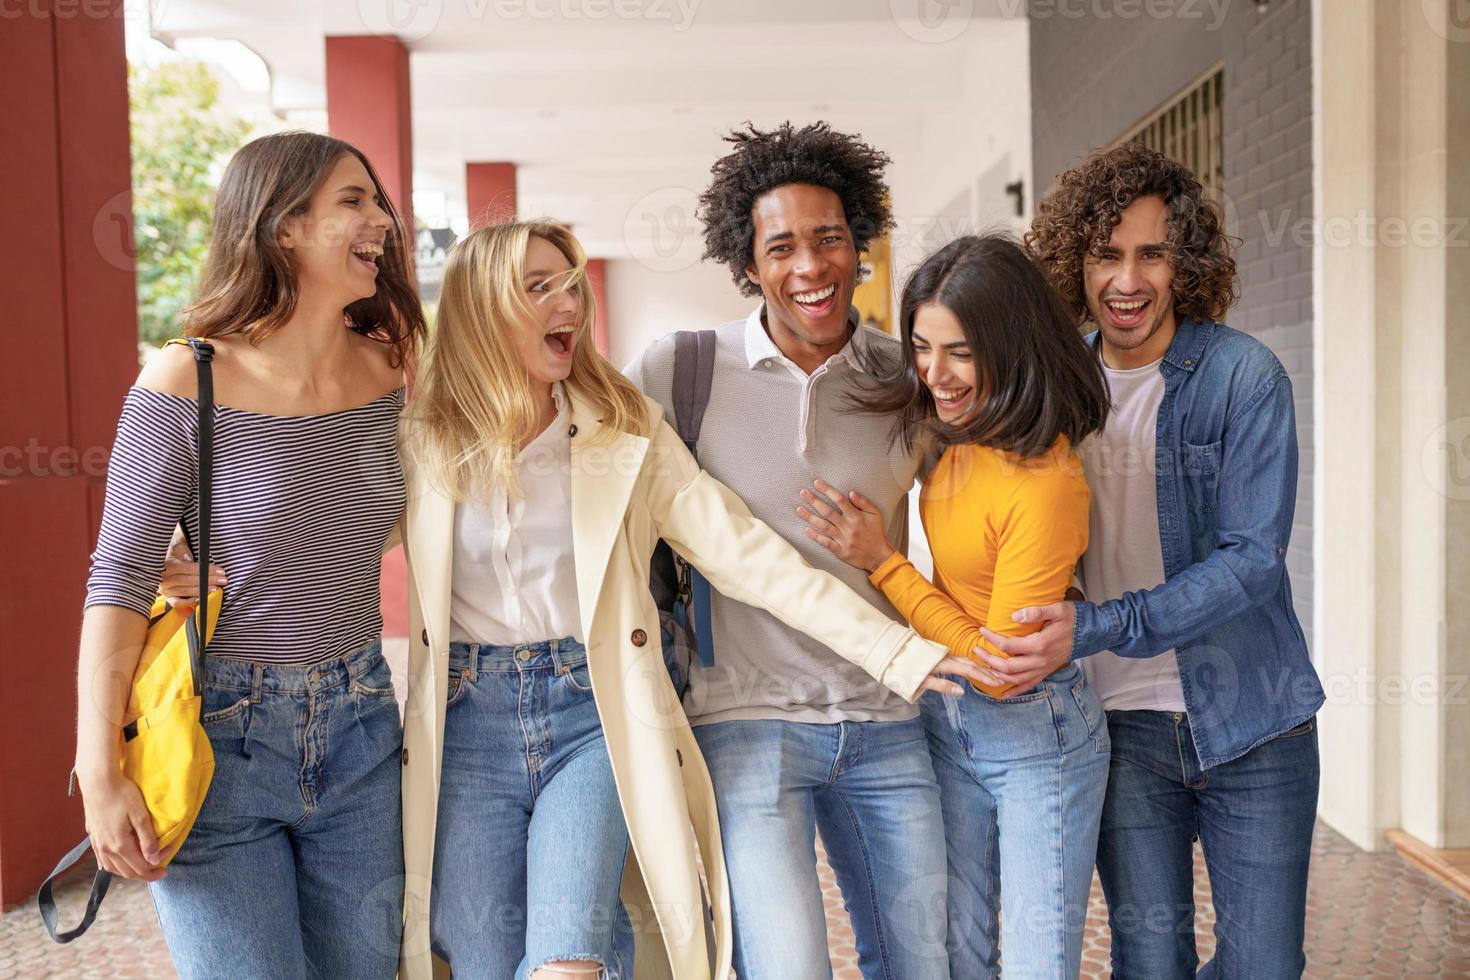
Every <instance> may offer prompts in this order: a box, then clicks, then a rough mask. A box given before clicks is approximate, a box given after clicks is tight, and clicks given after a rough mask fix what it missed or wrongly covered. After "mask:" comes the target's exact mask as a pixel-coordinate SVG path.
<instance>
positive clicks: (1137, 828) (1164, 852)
mask: <svg viewBox="0 0 1470 980" xmlns="http://www.w3.org/2000/svg"><path fill="white" fill-rule="evenodd" d="M1108 727H1109V729H1110V730H1111V732H1112V736H1113V770H1112V775H1111V777H1110V778H1109V780H1108V799H1107V804H1106V805H1105V807H1104V808H1103V820H1102V835H1101V838H1100V840H1099V843H1098V852H1097V868H1098V873H1099V874H1100V876H1101V877H1102V885H1103V892H1104V893H1105V894H1106V895H1107V899H1108V926H1109V928H1110V929H1111V930H1112V934H1113V976H1115V977H1118V978H1120V980H1132V978H1146V980H1156V978H1158V980H1164V978H1173V977H1193V976H1195V967H1196V966H1197V965H1198V963H1199V959H1198V957H1197V956H1196V954H1195V946H1194V841H1195V839H1196V838H1198V839H1199V841H1200V844H1201V845H1202V846H1203V848H1204V852H1205V865H1206V867H1207V869H1208V871H1209V875H1210V889H1211V891H1212V892H1213V896H1214V903H1215V958H1214V960H1212V961H1211V962H1210V963H1209V964H1208V965H1206V966H1205V968H1204V969H1203V970H1200V971H1199V975H1200V976H1201V977H1221V978H1230V980H1235V978H1237V977H1238V978H1244V980H1277V978H1283V977H1299V976H1301V974H1302V970H1304V969H1305V968H1306V957H1305V955H1304V953H1303V950H1302V941H1303V938H1304V932H1305V928H1306V924H1305V920H1306V906H1307V865H1308V863H1309V861H1310V858H1311V853H1312V828H1313V825H1314V824H1315V822H1316V817H1317V784H1318V780H1319V777H1320V766H1319V760H1318V757H1317V732H1316V720H1315V719H1309V720H1307V721H1306V722H1304V723H1303V724H1301V725H1298V726H1297V727H1296V728H1293V729H1291V730H1290V731H1288V732H1286V733H1285V734H1282V735H1278V736H1277V737H1276V738H1273V739H1271V740H1270V741H1269V742H1266V743H1264V744H1262V745H1259V746H1257V747H1256V748H1254V749H1252V750H1251V751H1250V752H1247V753H1246V754H1245V755H1243V756H1241V757H1240V758H1238V759H1236V760H1234V761H1233V762H1227V763H1224V764H1222V765H1218V766H1215V767H1213V768H1211V769H1206V770H1203V771H1201V769H1200V765H1199V759H1198V757H1197V755H1196V753H1195V748H1194V741H1193V739H1192V738H1191V735H1190V730H1189V718H1188V716H1187V715H1185V714H1183V713H1176V712H1167V711H1110V712H1108Z"/></svg>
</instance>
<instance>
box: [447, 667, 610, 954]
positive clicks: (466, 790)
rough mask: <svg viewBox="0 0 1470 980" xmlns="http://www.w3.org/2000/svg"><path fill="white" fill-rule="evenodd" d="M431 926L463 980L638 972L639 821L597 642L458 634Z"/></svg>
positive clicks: (451, 672)
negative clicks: (615, 761) (590, 650)
mask: <svg viewBox="0 0 1470 980" xmlns="http://www.w3.org/2000/svg"><path fill="white" fill-rule="evenodd" d="M448 702H449V705H448V708H447V710H446V714H445V719H444V770H443V775H442V776H441V779H440V784H439V819H438V829H437V831H436V836H435V840H434V885H433V898H432V901H431V903H430V912H429V931H430V935H431V942H432V945H433V949H434V952H435V953H437V954H438V955H439V956H441V957H443V958H444V959H445V960H447V961H448V962H449V965H450V968H451V969H452V970H453V971H454V975H455V976H456V977H463V978H469V980H474V978H479V977H484V978H487V980H507V978H509V977H512V976H514V977H519V978H525V977H527V976H529V975H530V974H531V973H532V972H533V971H534V970H536V969H537V968H538V967H540V966H542V965H543V964H545V963H548V962H551V961H554V960H588V961H596V962H597V963H600V964H602V965H603V966H604V967H605V971H606V972H605V974H604V975H605V976H606V977H608V978H612V980H616V978H623V977H629V976H631V974H632V966H633V931H632V928H631V926H630V925H629V921H628V915H627V912H626V910H625V909H624V908H623V905H622V902H621V900H620V899H619V897H618V891H619V888H620V886H621V884H622V880H623V865H624V863H625V862H626V860H627V856H628V828H627V825H626V824H625V823H624V821H623V810H622V806H621V805H620V804H619V802H618V792H617V786H616V785H615V784H614V783H613V774H612V763H611V762H610V761H609V759H608V756H607V745H606V742H605V741H604V739H603V734H602V723H601V722H600V721H599V719H598V716H597V703H596V701H595V700H594V699H593V697H592V682H591V680H590V679H589V678H588V676H587V651H586V649H585V648H584V647H583V646H582V644H580V643H578V642H577V641H576V640H573V639H570V638H568V639H562V640H549V641H546V642H542V643H535V644H530V645H526V646H516V647H511V646H491V645H488V644H487V645H479V644H471V643H453V644H450V647H449V695H448Z"/></svg>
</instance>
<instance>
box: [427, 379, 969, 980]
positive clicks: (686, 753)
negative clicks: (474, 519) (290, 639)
mask: <svg viewBox="0 0 1470 980" xmlns="http://www.w3.org/2000/svg"><path fill="white" fill-rule="evenodd" d="M569 394H570V395H571V434H572V451H571V452H572V458H571V503H572V537H573V542H572V544H573V548H574V549H575V559H576V567H577V595H578V605H579V611H580V613H581V619H582V627H583V631H584V633H585V636H586V645H587V660H588V673H589V675H590V677H591V680H592V687H593V690H594V691H595V693H596V698H597V710H598V714H599V716H600V717H601V720H602V727H603V731H604V734H605V736H606V741H607V750H608V755H609V757H610V758H611V761H612V770H613V774H614V777H615V780H616V783H617V787H618V797H619V799H620V800H621V802H622V806H623V813H624V815H625V817H626V818H627V823H628V835H629V839H630V842H631V845H632V846H631V848H630V851H629V858H628V866H627V869H626V873H625V874H624V881H623V899H624V902H625V903H626V904H627V905H628V914H629V916H630V918H631V919H632V922H633V925H634V929H635V931H636V932H637V938H638V943H637V964H636V967H635V977H636V978H637V980H659V978H675V980H710V978H714V980H722V978H725V977H727V976H728V975H729V973H730V957H731V930H730V891H729V884H728V882H727V880H726V877H725V862H724V857H723V852H722V850H721V847H720V827H719V819H718V817H717V815H716V812H715V797H714V790H713V788H712V786H711V784H710V777H709V771H708V770H707V769H706V768H705V764H704V759H703V757H702V756H701V755H700V752H699V746H698V744H697V743H696V742H695V740H694V734H693V732H692V731H691V730H690V727H689V722H688V720H687V719H686V718H685V716H684V712H683V709H682V708H681V706H680V704H679V701H678V698H677V697H676V696H675V693H674V690H673V685H671V684H670V683H669V677H668V673H667V671H666V670H665V668H664V663H663V653H662V649H661V646H660V643H659V619H658V610H657V608H656V607H655V605H654V601H653V597H652V595H651V594H650V593H649V589H648V567H649V557H650V556H651V555H652V553H653V549H654V545H655V544H656V543H657V541H658V539H659V538H660V537H662V538H664V539H666V540H667V541H668V542H669V543H670V544H671V545H672V546H673V547H675V548H676V549H677V550H678V551H679V552H680V554H682V555H683V556H684V557H686V558H687V559H688V560H689V561H691V562H692V563H693V564H694V565H695V566H696V567H697V568H699V569H700V571H702V572H703V573H705V575H706V576H707V577H708V578H709V580H710V581H711V582H712V583H713V584H714V586H715V588H717V589H719V590H720V591H721V592H722V593H724V594H725V595H727V596H729V597H731V598H733V599H737V600H739V601H741V602H746V603H749V604H751V605H754V606H758V607H761V608H764V609H767V610H769V611H770V612H771V613H773V614H774V615H775V616H776V617H777V618H779V619H780V620H782V621H783V622H785V623H787V624H789V625H791V626H793V627H795V628H797V629H800V630H802V631H803V632H806V633H808V634H810V635H811V636H813V637H815V638H816V639H819V640H821V641H822V642H823V643H825V644H827V645H828V646H829V647H831V648H832V649H833V650H834V651H835V652H837V653H838V654H839V655H841V656H843V657H845V658H847V659H848V660H851V661H853V662H854V663H856V664H858V665H860V666H861V667H862V668H863V669H864V670H866V671H867V672H868V673H869V674H871V675H873V677H875V678H877V679H878V680H879V681H881V682H882V683H883V684H884V685H885V686H887V687H889V688H890V689H892V690H893V691H895V692H896V693H898V694H899V695H900V696H902V697H904V698H905V699H907V700H909V701H912V700H914V699H915V698H916V697H917V696H918V693H919V685H920V684H921V682H922V681H923V679H924V677H925V676H927V675H928V674H929V673H930V671H932V670H933V669H934V667H935V665H936V664H937V663H938V662H939V660H940V659H942V658H943V657H944V656H945V652H946V651H945V649H944V648H943V647H940V646H938V645H937V644H933V643H930V642H928V641H926V640H922V639H920V638H919V637H918V636H917V635H915V634H914V632H913V631H912V630H910V629H908V628H906V627H904V626H902V625H900V624H898V623H895V622H893V621H892V620H890V619H889V618H888V617H887V616H885V615H883V614H882V613H880V612H879V611H878V610H877V609H875V608H873V607H872V606H871V605H870V604H869V603H868V602H866V601H865V600H864V599H862V598H861V597H859V596H858V595H857V594H856V593H854V592H852V591H851V590H850V589H848V588H847V587H846V586H845V585H843V584H842V583H841V582H840V581H839V580H838V579H837V578H835V577H834V576H832V575H829V574H827V573H826V572H821V571H817V570H816V569H814V568H812V567H811V566H810V565H808V564H807V563H806V562H805V561H804V560H803V559H802V558H801V557H800V556H799V555H798V554H797V552H796V550H795V549H794V548H792V547H791V545H790V544H788V543H787V542H786V541H785V540H784V539H783V538H781V537H780V536H779V535H778V534H776V533H775V532H774V531H772V530H771V529H770V528H768V527H767V526H766V525H765V524H763V523H761V522H760V521H758V520H756V519H755V518H754V517H753V516H751V514H750V512H749V510H747V509H746V507H745V504H744V503H742V502H741V500H740V498H738V497H737V496H735V494H734V493H732V492H731V491H730V490H729V489H727V488H726V487H725V486H723V485H722V484H720V483H719V482H718V481H716V480H715V479H714V478H713V477H711V476H709V475H708V474H706V473H704V472H703V471H702V470H700V468H699V466H698V464H697V463H695V461H694V459H693V458H692V457H691V456H690V454H689V451H688V450H687V449H686V448H685V447H684V444H683V443H682V442H681V441H680V440H679V438H678V436H677V435H676V434H675V433H674V431H673V430H672V429H671V428H670V427H669V426H668V425H667V424H665V423H664V422H663V421H662V416H663V409H662V408H661V407H660V406H659V405H658V403H656V402H654V401H652V400H649V402H648V406H649V413H650V416H651V418H652V420H653V426H654V433H655V434H654V435H653V437H652V438H651V439H650V438H643V437H639V436H635V435H629V434H626V433H618V432H613V431H611V430H604V427H603V426H602V425H601V423H600V422H599V420H598V419H597V418H596V417H595V416H594V415H592V414H591V411H592V408H591V406H590V405H589V404H588V403H587V402H586V401H585V399H582V398H579V397H578V395H577V394H576V393H575V392H569ZM411 415H412V406H411V405H410V408H409V410H408V412H407V413H406V415H405V419H404V423H403V426H404V427H403V433H404V437H405V438H411V437H412V428H413V422H412V420H411ZM412 455H413V454H412V453H410V452H404V453H403V456H404V467H405V471H406V472H405V476H406V478H407V481H408V507H407V512H406V514H405V522H406V523H405V526H404V528H403V540H404V545H405V549H406V551H407V558H408V569H409V582H410V585H409V667H408V686H409V694H408V704H407V707H406V709H405V712H404V733H403V746H404V747H403V840H404V863H405V874H406V885H405V899H404V936H403V948H402V962H401V966H400V976H401V977H403V978H406V980H428V978H429V977H431V976H432V975H433V969H434V968H433V966H432V959H431V956H430V951H429V894H430V878H431V875H432V873H433V861H434V830H435V823H436V816H437V810H438V800H439V778H440V765H441V752H442V739H443V734H444V711H445V689H446V687H447V683H448V658H449V604H450V581H449V580H450V574H451V568H452V567H453V558H452V549H453V542H454V503H453V502H452V501H451V500H450V499H448V498H447V497H445V496H444V495H442V494H440V493H439V492H437V491H436V490H434V489H433V488H432V487H431V486H429V485H428V482H427V480H426V479H425V478H424V476H423V475H422V474H421V473H419V472H418V471H417V468H416V467H414V465H413V462H412ZM696 845H697V846H698V853H699V854H700V855H701V856H702V857H703V860H704V871H705V876H706V879H707V881H708V883H709V904H708V910H707V908H706V902H705V898H704V893H703V891H702V889H701V887H700V881H699V875H698V872H697V870H696V866H695V848H696ZM568 846H569V847H575V846H576V842H575V841H568Z"/></svg>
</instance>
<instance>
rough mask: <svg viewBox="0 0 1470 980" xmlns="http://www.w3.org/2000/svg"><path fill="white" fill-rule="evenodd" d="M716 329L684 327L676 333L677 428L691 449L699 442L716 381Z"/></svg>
mask: <svg viewBox="0 0 1470 980" xmlns="http://www.w3.org/2000/svg"><path fill="white" fill-rule="evenodd" d="M715 340H716V335H715V332H714V331H713V330H698V331H694V330H681V331H679V332H678V333H676V334H674V427H675V428H676V429H677V430H678V432H679V438H680V439H683V440H684V443H685V445H687V446H690V447H691V448H692V447H693V446H694V444H695V443H697V442H699V431H700V429H701V428H703V426H704V410H705V409H706V408H707V407H709V396H710V391H711V390H712V389H713V388H714V380H715Z"/></svg>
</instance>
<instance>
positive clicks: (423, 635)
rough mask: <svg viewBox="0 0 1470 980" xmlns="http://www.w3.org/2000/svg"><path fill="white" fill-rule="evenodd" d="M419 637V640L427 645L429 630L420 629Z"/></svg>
mask: <svg viewBox="0 0 1470 980" xmlns="http://www.w3.org/2000/svg"><path fill="white" fill-rule="evenodd" d="M419 639H420V640H421V641H423V644H424V646H428V645H429V631H428V630H421V631H420V632H419Z"/></svg>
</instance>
